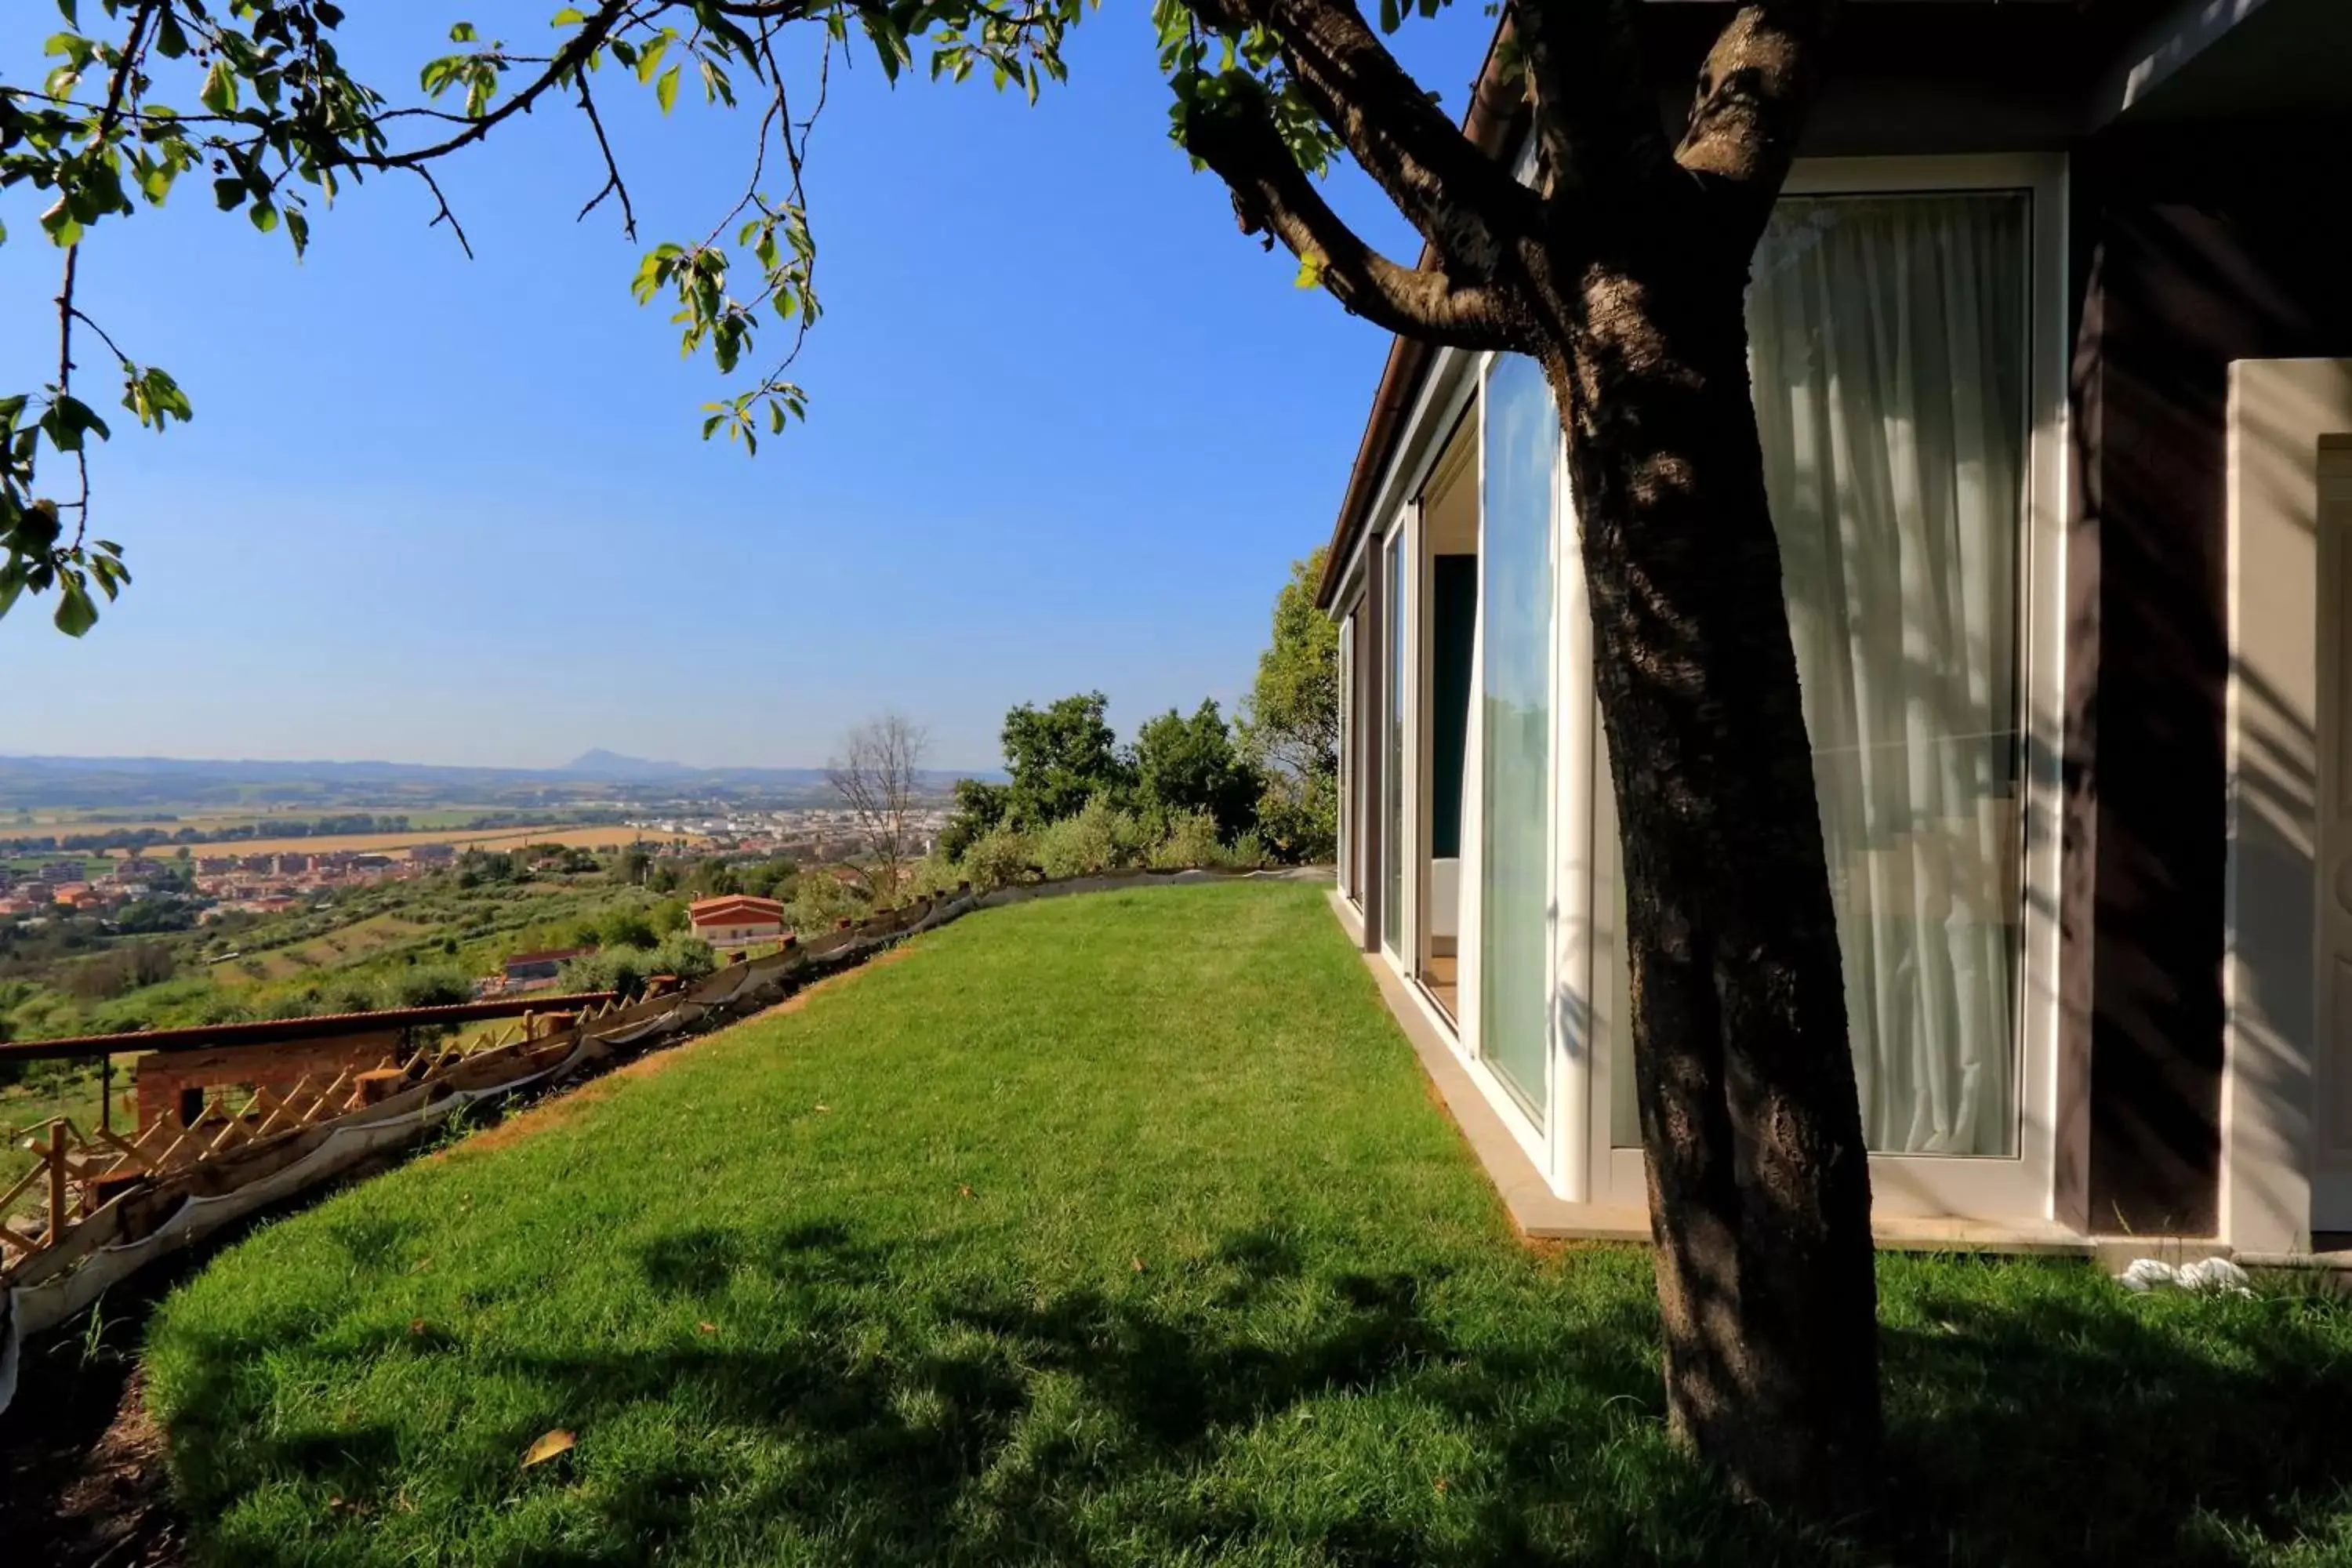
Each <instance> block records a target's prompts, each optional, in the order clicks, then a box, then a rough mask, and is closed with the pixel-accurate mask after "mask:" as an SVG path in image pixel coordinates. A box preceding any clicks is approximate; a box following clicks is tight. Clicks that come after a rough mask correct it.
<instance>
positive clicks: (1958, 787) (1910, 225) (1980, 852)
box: [1748, 191, 2032, 1156]
mask: <svg viewBox="0 0 2352 1568" xmlns="http://www.w3.org/2000/svg"><path fill="white" fill-rule="evenodd" d="M2031 226H2032V205H2031V198H2030V197H2029V196H2028V195H2027V194H2026V193H2024V192H2021V191H1991V192H1986V191H1950V192H1934V193H1925V194H1918V195H1852V196H1843V195H1840V196H1792V197H1790V198H1787V199H1785V200H1783V201H1782V202H1781V203H1780V206H1779V209H1778V210H1777V211H1776V213H1775V214H1774V216H1773V219H1772V223H1771V226H1770V229H1769V232H1768V233H1767V235H1766V237H1765V239H1764V242H1763V244H1762V245H1761V246H1760V247H1759V249H1758V252H1757V257H1756V267H1755V284H1754V287H1753V289H1752V290H1751V292H1750V294H1749V297H1748V324H1749V331H1750V338H1751V342H1752V344H1753V355H1754V375H1755V387H1756V408H1757V416H1758V419H1759V425H1760V427H1761V433H1762V436H1763V445H1764V458H1765V482H1766V486H1767V488H1768V489H1769V491H1770V493H1771V500H1772V518H1773V522H1774V524H1775V525H1776V527H1777V529H1778V531H1779V532H1780V554H1781V561H1782V571H1783V575H1784V579H1785V584H1786V587H1787V591H1788V595H1789V620H1790V631H1791V633H1792V634H1793V635H1794V637H1795V640H1796V647H1797V664H1798V668H1799V670H1800V672H1801V678H1802V680H1803V683H1804V703H1805V726H1806V729H1807V731H1809V733H1810V734H1811V738H1812V744H1813V779H1814V784H1815V786H1816V788H1817V790H1818V792H1819V795H1820V804H1821V814H1822V835H1823V837H1824V838H1825V839H1826V840H1827V843H1828V849H1829V860H1830V882H1831V890H1832V895H1833V897H1834V899H1835V900H1836V905H1837V915H1838V939H1839V944H1840V946H1841V947H1842V948H1843V955H1844V961H1845V981H1846V1011H1847V1017H1848V1020H1849V1028H1850V1030H1851V1034H1852V1037H1853V1058H1854V1069H1855V1075H1856V1077H1857V1079H1859V1081H1860V1087H1861V1090H1862V1110H1863V1122H1864V1131H1866V1132H1867V1134H1868V1135H1869V1140H1870V1146H1871V1148H1872V1149H1873V1150H1874V1151H1875V1152H1883V1153H1898V1154H1944V1155H1979V1156H2005V1155H2010V1154H2013V1153H2015V1152H2016V1151H2017V1138H2018V1115H2019V1101H2018V1090H2019V1058H2018V1049H2017V1023H2018V1007H2017V977H2018V964H2019V958H2020V946H2021V930H2022V925H2021V922H2022V920H2023V916H2024V912H2025V911H2024V900H2023V898H2022V896H2021V884H2020V872H2021V867H2022V850H2021V814H2020V805H2021V796H2022V790H2021V777H2022V772H2021V756H2022V735H2021V725H2020V722H2019V715H2020V701H2019V674H2020V664H2021V660H2020V636H2019V625H2020V617H2019V600H2020V592H2019V584H2020V570H2019V561H2020V556H2019V548H2020V537H2021V532H2022V531H2023V511H2024V498H2025V494H2026V481H2025V475H2026V461H2027V440H2028V434H2029V425H2030V421H2029V418H2028V414H2027V399H2028V363H2029V359H2028V340H2029V319H2028V303H2027V301H2028V298H2029V292H2030V290H2029V289H2028V279H2027V258H2028V236H2029V233H2030V230H2031Z"/></svg>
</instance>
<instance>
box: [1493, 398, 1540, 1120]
mask: <svg viewBox="0 0 2352 1568" xmlns="http://www.w3.org/2000/svg"><path fill="white" fill-rule="evenodd" d="M1482 419H1483V468H1482V470H1481V493H1480V499H1481V503H1482V504H1481V506H1480V518H1481V522H1482V524H1483V531H1484V538H1483V539H1482V541H1481V542H1480V548H1479V557H1480V569H1481V570H1480V586H1479V610H1478V614H1479V622H1478V627H1479V643H1480V664H1481V668H1480V670H1479V679H1478V700H1479V704H1480V710H1479V720H1480V729H1481V734H1482V739H1483V745H1482V747H1481V752H1482V754H1481V756H1480V759H1479V792H1480V793H1479V803H1480V807H1481V812H1480V839H1481V842H1480V845H1479V879H1478V880H1479V900H1480V902H1479V922H1478V943H1479V964H1478V1054H1479V1056H1480V1058H1482V1059H1483V1060H1484V1061H1485V1062H1486V1065H1487V1066H1488V1067H1489V1068H1492V1069H1493V1070H1494V1073H1495V1075H1496V1078H1498V1079H1501V1080H1502V1082H1503V1085H1504V1087H1505V1088H1506V1089H1508V1090H1509V1091H1510V1092H1511V1094H1512V1095H1513V1097H1514V1098H1515V1099H1516V1100H1517V1101H1518V1102H1519V1105H1520V1108H1521V1109H1522V1110H1525V1111H1526V1112H1527V1113H1528V1116H1530V1117H1531V1118H1533V1119H1534V1121H1536V1123H1537V1125H1538V1126H1541V1125H1543V1124H1544V1122H1545V1121H1546V1107H1547V1102H1548V1100H1549V1074H1548V1072H1547V1064H1548V1062H1549V1058H1550V1042H1549V1028H1548V1023H1549V1018H1550V1016H1551V1011H1552V1005H1551V1004H1552V971H1551V964H1550V953H1551V946H1552V944H1551V906H1552V898H1551V880H1552V853H1551V811H1550V803H1551V799H1552V793H1553V792H1552V772H1551V735H1552V703H1553V692H1552V600H1553V595H1552V577H1553V570H1554V561H1553V552H1554V548H1555V543H1554V542H1555V539H1556V536H1557V527H1556V523H1557V519H1558V514H1559V504H1558V494H1557V484H1558V476H1559V461H1558V458H1559V438H1560V437H1559V419H1558V417H1557V416H1555V415H1554V413H1553V411H1552V402H1551V392H1550V389H1549V387H1548V386H1546V385H1545V384H1544V379H1543V373H1542V372H1541V371H1540V370H1539V369H1538V368H1537V366H1536V363H1535V362H1534V361H1532V360H1529V359H1525V358H1522V357H1519V356H1517V355H1506V356H1502V357H1499V358H1497V359H1496V361H1495V362H1494V364H1493V368H1492V369H1491V370H1490V371H1489V372H1488V374H1487V377H1486V396H1485V398H1484V400H1483V412H1482Z"/></svg>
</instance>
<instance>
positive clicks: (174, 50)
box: [155, 11, 188, 60]
mask: <svg viewBox="0 0 2352 1568" xmlns="http://www.w3.org/2000/svg"><path fill="white" fill-rule="evenodd" d="M155 52H156V53H157V54H159V55H161V56H163V58H165V59H167V60H176V59H178V58H180V57H181V56H183V55H184V54H186V53H187V52H188V35H187V34H185V33H184V32H182V31H181V30H180V19H179V17H177V16H173V14H172V13H171V12H169V11H166V12H164V13H163V21H162V22H161V23H160V24H158V25H157V26H156V28H155Z"/></svg>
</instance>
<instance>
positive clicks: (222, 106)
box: [197, 59, 236, 114]
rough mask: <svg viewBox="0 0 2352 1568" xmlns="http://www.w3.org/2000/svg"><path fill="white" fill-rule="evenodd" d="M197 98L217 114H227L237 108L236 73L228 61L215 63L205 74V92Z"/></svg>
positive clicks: (219, 60)
mask: <svg viewBox="0 0 2352 1568" xmlns="http://www.w3.org/2000/svg"><path fill="white" fill-rule="evenodd" d="M197 96H198V97H199V98H202V99H203V100H205V108H206V109H209V110H212V111H213V112H214V113H215V114H227V113H229V112H231V111H233V110H235V109H236V72H235V71H233V70H231V69H230V68H229V65H228V61H226V59H216V60H215V61H213V63H212V68H211V69H210V70H207V71H206V72H205V86H204V90H203V91H202V92H200V93H198V94H197Z"/></svg>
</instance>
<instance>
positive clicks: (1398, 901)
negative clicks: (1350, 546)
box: [1381, 528, 1412, 957]
mask: <svg viewBox="0 0 2352 1568" xmlns="http://www.w3.org/2000/svg"><path fill="white" fill-rule="evenodd" d="M1404 545H1405V539H1404V530H1403V529H1402V528H1400V529H1398V530H1397V531H1396V533H1395V534H1394V535H1393V536H1392V537H1391V539H1390V541H1389V544H1388V551H1387V595H1386V596H1387V603H1386V604H1385V605H1382V606H1381V632H1382V634H1383V635H1384V636H1385V637H1386V638H1387V641H1388V649H1387V652H1388V658H1387V659H1386V661H1385V662H1386V665H1387V668H1386V669H1384V670H1383V671H1382V674H1381V679H1382V680H1383V681H1384V682H1385V687H1386V689H1385V691H1384V692H1383V697H1384V699H1385V700H1384V701H1383V702H1382V704H1381V708H1382V712H1381V723H1382V726H1383V730H1384V733H1383V735H1382V741H1383V745H1382V757H1381V827H1382V832H1381V942H1384V943H1386V944H1387V946H1388V950H1389V951H1390V952H1393V953H1396V954H1398V955H1399V956H1400V957H1402V955H1403V953H1404V951H1405V947H1404V851H1405V846H1404V769H1405V757H1406V752H1405V732H1404V720H1405V697H1406V695H1407V693H1408V692H1410V691H1411V690H1412V686H1411V683H1410V681H1409V680H1408V678H1407V673H1406V672H1407V671H1408V670H1409V669H1410V668H1411V667H1410V666H1409V665H1407V664H1406V663H1405V574H1404V571H1405V548H1404Z"/></svg>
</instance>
